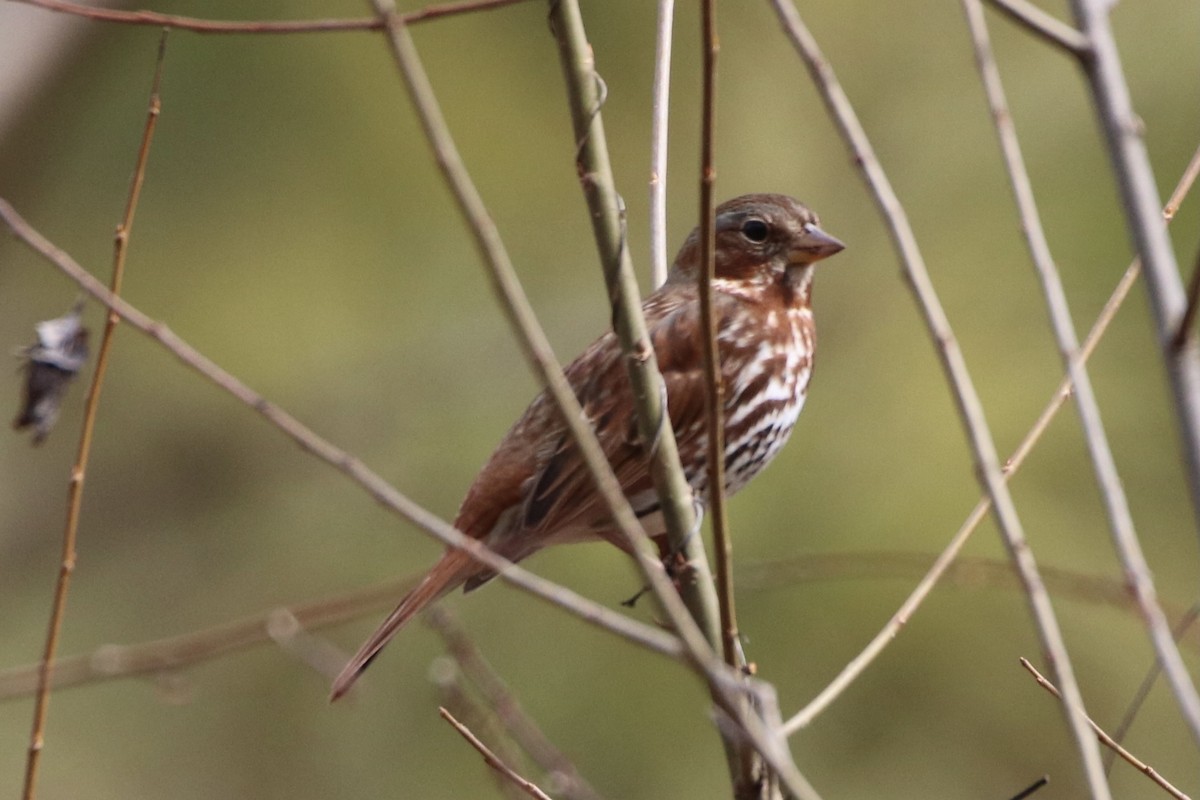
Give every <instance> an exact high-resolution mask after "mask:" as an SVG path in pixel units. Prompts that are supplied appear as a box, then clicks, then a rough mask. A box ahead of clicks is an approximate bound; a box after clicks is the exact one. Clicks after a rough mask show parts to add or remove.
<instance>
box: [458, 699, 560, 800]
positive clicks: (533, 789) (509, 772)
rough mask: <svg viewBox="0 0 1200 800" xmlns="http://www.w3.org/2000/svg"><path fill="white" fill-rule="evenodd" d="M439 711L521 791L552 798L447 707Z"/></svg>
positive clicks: (545, 799)
mask: <svg viewBox="0 0 1200 800" xmlns="http://www.w3.org/2000/svg"><path fill="white" fill-rule="evenodd" d="M438 713H439V714H441V715H442V719H444V720H446V722H449V723H450V726H451V727H452V728H454V730H456V731H458V733H459V735H460V736H462V737H463V738H464V739H466V740H467V743H468V744H470V745H471V746H472V747H474V748H475V749H476V750H478V751H479V755H481V756H483V761H484V763H486V764H487V765H488V766H489V767H491V768H492V769H494V770H496V771H497V772H499V773H500V774H501V775H503V776H504V777H505V778H506V779H507V780H509V781H511V782H512V783H513V784H514V785H516V786H517V787H519V788H520V789H521V791H523V792H525V793H526V794H527V795H529V796H530V797H532V798H535V800H551V797H550V795H548V794H546V793H545V792H543V791H542V790H541V789H539V788H538V787H537V785H536V784H534V783H533V781H530V780H528V779H527V778H523V777H521V776H520V775H518V774H517V773H516V772H515V771H514V770H513V769H512V767H510V766H508V765H507V764H505V763H504V762H503V761H501V760H500V759H499V757H497V756H496V754H495V753H493V752H492V751H491V750H489V749H488V746H487V745H486V744H484V743H483V742H481V741H479V738H478V737H477V736H476V735H475V734H473V733H471V731H470V729H468V728H467V726H466V725H463V724H462V723H461V722H459V721H458V720H456V719H455V718H454V715H453V714H451V713H450V712H449V711H447V710H446V709H445V708H438Z"/></svg>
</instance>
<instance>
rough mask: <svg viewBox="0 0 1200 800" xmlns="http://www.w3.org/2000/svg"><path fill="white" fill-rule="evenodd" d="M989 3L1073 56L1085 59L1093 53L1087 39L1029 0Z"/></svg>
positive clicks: (1000, 0) (999, 0)
mask: <svg viewBox="0 0 1200 800" xmlns="http://www.w3.org/2000/svg"><path fill="white" fill-rule="evenodd" d="M988 3H990V4H991V5H992V6H993V7H994V8H995V9H996V10H997V11H1000V12H1001V13H1003V14H1004V15H1005V16H1007V17H1008V18H1009V19H1011V20H1012V21H1013V22H1015V23H1017V24H1018V25H1020V26H1022V27H1023V28H1025V30H1027V31H1029V32H1030V33H1032V34H1033V35H1034V36H1039V37H1041V38H1042V39H1044V40H1045V41H1047V42H1049V43H1050V44H1052V45H1054V46H1055V47H1058V48H1060V49H1062V50H1064V51H1066V52H1068V53H1070V54H1071V55H1073V56H1076V57H1079V58H1083V57H1086V56H1087V55H1088V54H1089V53H1090V52H1091V51H1090V48H1089V46H1088V40H1087V37H1085V36H1084V35H1083V34H1082V33H1080V32H1079V31H1077V30H1076V29H1075V28H1072V27H1071V26H1070V25H1068V24H1067V23H1065V22H1063V21H1062V20H1060V19H1058V18H1056V17H1053V16H1051V15H1050V14H1047V13H1046V12H1045V11H1043V10H1042V9H1040V8H1038V7H1037V6H1035V5H1034V4H1033V3H1030V2H1029V0H988Z"/></svg>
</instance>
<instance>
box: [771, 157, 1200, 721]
mask: <svg viewBox="0 0 1200 800" xmlns="http://www.w3.org/2000/svg"><path fill="white" fill-rule="evenodd" d="M1198 175H1200V148H1197V150H1196V152H1195V154H1194V155H1193V156H1192V160H1191V162H1189V164H1188V167H1187V169H1185V170H1184V173H1183V176H1182V177H1181V178H1180V179H1179V183H1178V184H1177V185H1176V187H1175V191H1174V192H1173V193H1172V195H1171V200H1170V201H1168V203H1167V205H1166V206H1165V207H1164V209H1163V216H1164V218H1165V219H1166V220H1167V221H1168V222H1170V220H1171V219H1172V218H1173V217H1174V213H1175V211H1176V210H1177V209H1178V207H1179V205H1180V204H1181V203H1182V202H1183V199H1184V198H1185V197H1186V196H1187V194H1188V192H1189V191H1190V190H1191V188H1192V186H1193V185H1194V184H1195V181H1196V178H1197V176H1198ZM1140 272H1141V262H1140V261H1138V260H1137V259H1134V260H1133V262H1132V263H1131V264H1130V265H1129V267H1128V268H1127V269H1126V270H1125V274H1124V275H1122V276H1121V280H1120V281H1118V282H1117V287H1116V289H1115V290H1114V291H1113V293H1112V296H1111V297H1109V299H1108V302H1106V303H1105V304H1104V308H1103V309H1102V310H1101V312H1100V315H1099V317H1098V318H1097V319H1096V322H1095V324H1094V325H1093V326H1092V329H1091V331H1090V332H1089V333H1088V335H1087V338H1086V339H1084V342H1083V347H1082V348H1081V349H1080V353H1079V359H1080V362H1081V363H1087V360H1088V359H1089V358H1091V355H1092V353H1093V352H1094V351H1095V349H1096V345H1097V344H1099V342H1100V337H1101V336H1102V335H1103V334H1104V332H1105V331H1106V330H1108V326H1109V324H1110V323H1111V322H1112V320H1113V318H1114V317H1115V316H1116V314H1117V310H1118V309H1119V308H1120V307H1121V304H1122V303H1124V302H1125V298H1126V297H1128V296H1129V291H1130V289H1132V288H1133V284H1134V282H1135V281H1136V280H1137V277H1138V275H1139V274H1140ZM1070 396H1071V376H1070V375H1066V376H1064V377H1063V379H1062V382H1061V383H1060V384H1059V386H1058V389H1057V391H1055V393H1054V394H1053V395H1052V396H1051V398H1050V401H1049V403H1047V404H1046V407H1045V409H1044V410H1043V411H1042V413H1041V415H1039V416H1038V419H1037V421H1036V422H1035V423H1034V424H1033V427H1032V428H1030V430H1029V432H1028V433H1027V434H1025V437H1024V439H1022V440H1021V443H1020V444H1019V445H1018V446H1017V449H1016V451H1015V452H1014V453H1013V455H1012V456H1011V457H1010V458H1009V459H1008V461H1006V462H1005V464H1004V473H1005V478H1006V479H1008V478H1011V477H1012V476H1013V475H1014V474H1015V473H1016V472H1017V471H1018V470H1019V469H1020V468H1021V465H1022V464H1023V463H1024V462H1025V459H1026V457H1028V455H1029V453H1030V452H1032V450H1033V447H1034V445H1035V444H1037V442H1039V441H1040V440H1041V438H1042V435H1043V434H1044V433H1045V432H1046V430H1047V428H1049V426H1050V422H1051V420H1053V419H1054V417H1055V416H1057V414H1058V412H1059V411H1060V410H1061V409H1062V407H1063V406H1064V405H1065V404H1066V402H1067V399H1068V398H1069V397H1070ZM991 507H992V500H991V497H989V496H988V495H987V494H986V493H985V494H984V496H983V497H981V498H980V499H979V502H978V503H976V504H975V508H974V509H973V510H972V511H971V513H970V514H969V515H968V516H967V519H966V521H965V522H963V524H962V525H961V526H960V527H959V529H958V532H957V533H955V534H954V536H953V537H952V538H951V540H950V543H949V544H947V545H946V547H945V549H944V550H942V552H941V554H939V555H938V557H937V559H936V560H935V561H934V563H933V565H932V566H931V567H930V568H929V571H928V572H927V573H926V574H925V577H923V578H922V579H921V581H920V582H919V583H918V584H917V586H916V588H914V589H913V591H912V593H911V594H910V595H909V596H908V598H907V599H906V600H905V601H904V603H903V604H901V606H900V608H899V610H897V611H896V613H895V614H893V615H892V618H891V619H890V620H888V623H887V624H886V625H884V627H883V629H882V630H880V631H879V633H877V634H876V635H875V637H874V638H873V639H871V641H870V642H868V643H867V646H866V647H865V648H863V650H862V652H860V653H859V654H858V655H857V656H855V657H854V658H853V659H851V661H850V662H849V663H848V664H847V665H846V666H845V667H843V668H842V671H841V672H840V673H838V675H837V677H836V678H834V679H833V680H832V681H831V682H830V683H829V685H827V686H826V687H825V688H824V689H822V690H821V692H820V693H819V694H818V695H817V696H816V697H815V698H813V699H812V700H811V701H810V702H809V704H808V705H807V706H805V707H804V708H802V709H801V710H800V711H798V712H797V713H796V714H795V715H794V716H793V717H792V718H791V719H789V720H788V721H787V724H786V725H785V727H784V730H785V732H786V733H787V734H788V735H789V736H790V735H791V734H793V733H795V732H796V731H798V730H800V729H801V728H805V727H807V726H808V725H810V724H811V723H812V721H813V720H814V719H815V718H816V717H817V715H818V714H820V713H821V712H822V711H824V710H825V709H826V708H828V707H829V705H830V704H831V703H832V702H833V701H834V700H835V699H837V697H838V696H839V695H840V694H841V693H842V692H843V691H845V689H846V687H848V686H849V685H850V684H851V683H853V682H854V680H855V679H856V678H857V677H858V676H859V675H861V674H862V673H863V671H864V670H866V668H867V666H869V665H870V664H871V662H872V661H874V660H875V658H877V657H878V656H879V654H880V653H881V652H883V650H884V648H886V647H887V645H888V644H889V643H890V642H891V641H892V640H893V639H895V638H896V636H897V635H898V634H899V633H900V630H901V629H902V628H903V627H904V625H905V624H907V622H908V620H909V619H910V618H911V617H912V615H913V614H914V613H916V610H917V609H918V608H919V607H920V606H921V604H922V603H923V602H924V601H925V598H926V597H928V596H929V593H930V592H931V591H933V587H934V586H935V585H937V582H938V581H939V580H941V578H942V576H943V575H944V574H945V572H946V570H947V569H949V568H950V565H951V564H953V563H954V561H955V559H956V558H957V556H958V553H959V552H960V551H961V550H962V548H963V546H964V545H965V544H966V543H967V540H968V539H970V537H971V534H973V533H974V532H975V530H976V528H977V527H978V526H979V523H981V522H982V521H983V520H984V518H986V517H987V514H988V512H989V511H990V510H991Z"/></svg>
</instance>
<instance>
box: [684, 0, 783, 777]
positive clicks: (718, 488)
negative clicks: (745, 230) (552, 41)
mask: <svg viewBox="0 0 1200 800" xmlns="http://www.w3.org/2000/svg"><path fill="white" fill-rule="evenodd" d="M716 5H717V4H716V0H704V3H703V5H702V6H701V30H700V34H701V49H702V52H703V81H702V83H703V92H702V95H703V96H702V102H701V120H700V225H699V231H700V269H699V271H698V274H697V276H696V281H697V284H698V285H697V289H698V292H697V294H698V298H699V302H700V328H701V330H702V332H703V333H702V336H703V345H704V372H705V381H704V388H705V393H704V404H705V407H706V408H707V411H708V414H707V419H706V420H705V425H706V427H707V431H708V452H707V453H706V454H705V456H706V458H707V459H708V495H709V496H708V501H709V518H710V520H711V524H712V532H713V556H714V559H715V561H716V568H717V569H716V572H717V602H718V604H719V609H720V614H721V654H722V656H723V657H724V659H725V663H726V664H728V665H729V666H731V667H734V668H738V669H742V668H745V667H746V659H745V656H744V654H743V652H742V648H741V642H740V640H739V635H738V625H737V606H736V604H735V602H734V592H733V540H732V538H731V537H730V535H729V517H728V515H727V513H726V511H725V500H726V497H725V414H724V408H725V393H724V386H723V385H722V383H721V352H720V350H719V349H718V347H717V322H716V319H715V318H714V317H713V291H712V284H713V280H714V279H715V278H716V230H715V222H716V220H715V219H714V218H713V213H714V210H713V209H714V206H715V201H714V200H713V187H714V185H715V184H716V180H717V168H716V163H715V160H714V152H713V151H714V149H715V141H716V130H715V128H716V113H717V110H716V109H717V54H718V52H719V51H720V45H719V42H718V40H717V8H716ZM727 752H728V753H729V755H730V756H731V757H733V756H736V760H731V768H732V769H733V770H734V790H733V795H734V797H735V798H739V799H740V798H752V797H759V796H761V795H762V787H766V786H769V785H770V781H769V778H768V776H766V775H765V774H764V765H763V761H762V759H761V758H759V757H758V754H757V753H755V751H754V750H753V749H752V748H750V747H749V746H747V744H745V743H743V744H741V745H740V746H738V747H737V748H736V752H734V749H733V748H727Z"/></svg>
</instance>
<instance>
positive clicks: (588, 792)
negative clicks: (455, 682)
mask: <svg viewBox="0 0 1200 800" xmlns="http://www.w3.org/2000/svg"><path fill="white" fill-rule="evenodd" d="M424 620H425V622H427V623H428V624H429V625H430V626H431V627H432V628H433V629H434V630H435V631H437V632H438V634H439V635H440V636H441V637H442V641H444V642H445V643H446V649H447V651H448V652H449V653H450V656H451V657H452V658H453V659H454V660H455V662H456V663H457V664H458V667H459V669H460V670H462V673H463V675H465V676H466V678H467V680H469V681H470V682H471V683H472V684H473V685H474V686H475V688H476V689H477V690H478V691H479V693H480V694H481V695H482V698H483V703H484V704H485V705H486V706H487V707H488V708H489V709H490V710H491V711H492V713H494V714H495V715H496V718H497V719H498V720H499V722H500V724H501V725H502V726H503V727H504V730H505V732H507V733H508V735H509V736H510V737H512V739H513V740H514V741H515V742H516V743H517V744H518V745H519V746H520V748H521V749H522V750H524V751H525V752H526V753H527V754H528V755H529V757H530V758H532V759H533V761H534V762H535V763H536V764H537V765H538V767H540V768H541V769H543V770H544V771H546V772H549V773H553V774H555V775H558V776H559V779H560V780H561V781H562V782H563V784H564V788H563V795H564V796H565V797H568V798H575V799H576V800H600V796H599V794H598V793H597V792H596V790H595V789H594V788H592V787H591V786H590V785H589V784H588V782H587V781H586V780H585V779H584V777H583V775H581V774H580V773H579V770H578V769H577V768H576V766H575V764H574V763H572V761H571V760H570V759H569V758H567V756H566V754H565V753H563V752H562V751H561V750H559V749H558V747H556V746H555V745H554V743H553V742H551V741H550V739H549V738H547V736H546V734H544V733H543V732H542V730H541V728H539V727H538V725H537V723H536V722H534V721H533V719H532V718H530V716H529V715H528V714H527V713H526V712H525V709H523V708H522V707H521V704H520V702H519V701H518V700H517V698H516V696H515V695H514V694H513V693H512V690H510V689H509V688H508V686H507V685H506V684H505V683H504V681H503V680H502V679H501V677H500V676H499V675H498V674H496V671H495V670H494V669H493V668H492V665H491V664H489V663H488V661H487V659H486V658H484V657H483V654H482V653H480V652H479V648H477V647H476V646H475V643H474V642H473V641H471V638H470V637H469V636H468V635H467V633H466V631H464V630H463V628H462V626H461V625H459V624H458V622H457V620H455V618H454V616H453V615H452V614H451V613H450V612H449V611H447V610H446V609H444V608H441V607H440V606H434V607H433V608H430V609H428V610H427V611H426V612H425V614H424Z"/></svg>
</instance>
